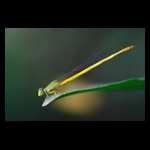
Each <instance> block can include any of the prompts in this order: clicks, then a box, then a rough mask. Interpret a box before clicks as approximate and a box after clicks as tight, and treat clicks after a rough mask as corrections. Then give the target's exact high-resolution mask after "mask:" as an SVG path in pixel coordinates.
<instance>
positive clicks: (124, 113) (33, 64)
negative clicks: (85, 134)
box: [5, 28, 145, 121]
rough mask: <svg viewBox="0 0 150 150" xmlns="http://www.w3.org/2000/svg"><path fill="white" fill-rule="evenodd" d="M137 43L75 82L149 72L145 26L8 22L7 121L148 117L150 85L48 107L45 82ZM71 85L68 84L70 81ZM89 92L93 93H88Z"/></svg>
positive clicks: (79, 97)
mask: <svg viewBox="0 0 150 150" xmlns="http://www.w3.org/2000/svg"><path fill="white" fill-rule="evenodd" d="M130 45H135V49H134V50H133V51H130V52H127V53H124V54H121V55H119V56H117V57H115V58H113V59H112V60H109V61H108V62H105V63H104V64H102V65H100V66H99V67H97V68H95V69H94V70H92V71H90V72H88V73H86V74H85V75H83V76H81V77H80V78H77V79H76V80H74V81H72V82H70V83H69V84H68V86H72V87H69V88H74V87H80V86H84V85H87V86H88V85H89V84H94V83H105V82H115V81H121V80H125V79H128V78H136V77H144V76H145V29H144V28H6V29H5V120H6V121H56V120H58V121H63V120H69V121H71V120H75V121H76V120H100V121H128V120H129V121H144V120H145V89H143V90H126V91H112V92H93V93H85V94H78V95H75V96H74V95H73V96H69V97H67V98H62V99H59V100H58V101H55V102H53V103H51V104H49V105H48V106H46V107H42V103H43V101H44V99H45V96H43V97H38V95H37V92H38V89H39V88H40V87H43V88H44V87H46V86H47V84H49V83H50V82H51V81H53V80H54V79H57V78H58V77H60V76H61V75H63V74H65V73H67V72H69V71H71V70H72V69H73V68H75V67H76V66H78V65H80V64H81V63H82V62H83V61H85V60H86V59H87V58H89V57H91V56H92V55H93V54H95V53H97V52H100V51H102V52H106V53H107V54H108V55H110V54H112V53H115V52H117V51H119V50H121V49H123V48H125V47H127V46H130ZM65 87H66V88H67V85H65ZM88 94H89V95H88Z"/></svg>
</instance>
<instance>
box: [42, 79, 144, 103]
mask: <svg viewBox="0 0 150 150" xmlns="http://www.w3.org/2000/svg"><path fill="white" fill-rule="evenodd" d="M143 88H145V77H143V78H131V79H127V80H123V81H120V82H112V83H105V84H94V85H89V86H87V87H83V88H80V89H74V90H71V91H67V93H65V94H60V93H58V94H57V95H56V98H55V96H54V94H52V95H51V96H50V97H49V98H47V99H46V100H45V101H44V102H43V104H42V106H46V105H48V104H49V103H51V102H52V101H54V100H57V99H60V98H63V97H66V96H70V95H74V94H79V93H85V92H92V91H113V90H134V89H143Z"/></svg>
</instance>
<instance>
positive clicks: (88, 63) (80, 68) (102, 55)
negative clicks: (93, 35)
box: [57, 52, 106, 82]
mask: <svg viewBox="0 0 150 150" xmlns="http://www.w3.org/2000/svg"><path fill="white" fill-rule="evenodd" d="M105 57H106V53H104V52H99V53H96V54H94V55H93V56H92V57H90V58H89V59H87V60H86V61H84V62H83V63H82V64H81V65H79V66H78V67H76V68H75V69H73V70H72V71H70V72H68V73H66V74H64V75H62V76H61V77H60V78H58V79H57V81H58V82H62V81H64V80H65V79H68V78H70V77H72V76H73V75H75V74H77V73H79V72H81V71H83V70H84V69H86V68H88V67H89V66H91V65H93V64H95V63H96V62H98V61H100V60H102V59H103V58H105Z"/></svg>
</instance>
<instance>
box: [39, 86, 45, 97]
mask: <svg viewBox="0 0 150 150" xmlns="http://www.w3.org/2000/svg"><path fill="white" fill-rule="evenodd" d="M42 95H44V89H43V88H40V89H39V90H38V96H42Z"/></svg>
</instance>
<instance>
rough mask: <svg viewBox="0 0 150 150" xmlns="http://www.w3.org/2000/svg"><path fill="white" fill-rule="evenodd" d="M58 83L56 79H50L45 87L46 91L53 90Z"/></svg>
mask: <svg viewBox="0 0 150 150" xmlns="http://www.w3.org/2000/svg"><path fill="white" fill-rule="evenodd" d="M59 85H60V83H59V82H57V81H56V80H54V81H52V82H51V83H50V84H49V85H48V86H47V87H46V88H45V89H46V91H47V92H49V91H54V90H56V89H57V88H58V87H59Z"/></svg>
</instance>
